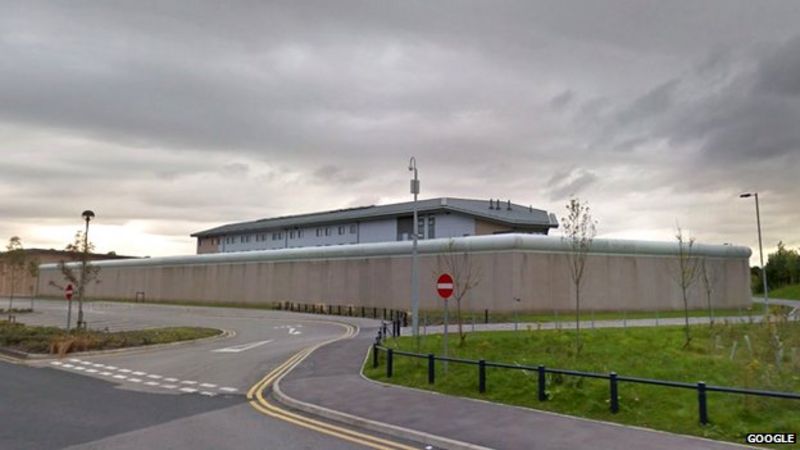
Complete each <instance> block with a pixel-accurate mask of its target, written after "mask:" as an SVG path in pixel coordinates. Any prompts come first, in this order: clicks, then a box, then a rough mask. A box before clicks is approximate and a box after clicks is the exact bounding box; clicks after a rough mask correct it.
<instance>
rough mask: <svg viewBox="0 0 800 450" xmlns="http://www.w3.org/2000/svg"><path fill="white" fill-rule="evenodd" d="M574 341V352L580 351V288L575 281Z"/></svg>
mask: <svg viewBox="0 0 800 450" xmlns="http://www.w3.org/2000/svg"><path fill="white" fill-rule="evenodd" d="M575 343H576V353H580V352H581V288H580V282H578V283H575Z"/></svg>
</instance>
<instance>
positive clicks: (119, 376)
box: [114, 375, 128, 380]
mask: <svg viewBox="0 0 800 450" xmlns="http://www.w3.org/2000/svg"><path fill="white" fill-rule="evenodd" d="M114 378H117V379H119V380H124V379H126V378H128V377H127V376H125V375H114Z"/></svg>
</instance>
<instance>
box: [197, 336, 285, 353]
mask: <svg viewBox="0 0 800 450" xmlns="http://www.w3.org/2000/svg"><path fill="white" fill-rule="evenodd" d="M272 341H273V339H269V340H266V341H258V342H250V343H248V344H241V345H234V346H232V347H225V348H218V349H216V350H211V351H212V352H216V353H239V352H243V351H245V350H250V349H253V348H256V347H259V346H262V345H264V344H269V343H270V342H272Z"/></svg>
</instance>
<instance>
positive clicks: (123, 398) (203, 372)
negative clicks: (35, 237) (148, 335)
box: [0, 301, 424, 449]
mask: <svg viewBox="0 0 800 450" xmlns="http://www.w3.org/2000/svg"><path fill="white" fill-rule="evenodd" d="M64 308H65V304H64V302H57V301H38V302H37V307H36V312H35V313H33V314H24V315H23V314H21V315H19V316H18V320H19V321H21V322H25V323H29V324H36V325H62V326H63V323H64V322H65V317H66V312H65V309H64ZM85 312H86V320H87V322H88V323H89V325H90V327H92V328H100V329H103V328H108V329H109V330H112V331H113V330H123V329H136V328H144V327H155V326H171V325H193V326H207V327H215V328H221V329H224V330H226V331H227V332H229V334H231V335H232V336H230V337H228V338H224V339H211V340H205V341H200V342H195V343H184V344H178V345H173V346H165V347H160V348H155V349H150V350H143V351H135V352H124V353H120V354H104V355H94V356H91V355H89V356H72V357H67V358H64V359H55V360H43V361H35V362H30V363H29V364H27V365H18V364H9V363H6V362H2V361H0V392H2V393H3V395H2V397H0V423H2V424H3V426H2V428H1V429H0V448H37V449H48V448H64V447H70V448H92V449H102V448H115V449H116V448H131V449H133V448H175V449H180V448H187V449H188V448H192V449H198V448H282V449H284V448H285V449H309V448H326V449H353V448H359V449H360V448H370V447H371V448H376V446H375V445H374V441H373V440H369V439H367V437H368V436H371V435H372V434H369V435H368V434H367V433H364V437H362V435H361V434H360V433H361V430H356V431H355V432H354V433H351V434H347V436H350V438H349V439H347V440H345V439H341V438H339V437H336V434H334V433H331V432H327V433H320V432H317V431H313V429H309V427H308V426H300V425H298V424H297V422H296V421H295V422H292V421H288V420H285V419H281V418H280V417H278V416H275V415H266V414H264V413H262V412H260V411H259V410H258V409H256V408H255V407H254V406H253V405H251V403H250V402H249V401H248V398H247V396H246V394H247V391H248V390H249V389H250V388H251V387H252V386H253V385H254V384H256V383H257V382H258V381H259V380H261V379H262V378H264V376H265V374H267V373H268V372H270V371H272V370H274V369H276V368H279V367H280V366H281V364H282V363H284V362H285V361H286V360H288V359H289V358H290V357H292V355H294V354H296V353H297V352H299V351H300V350H302V349H305V348H308V347H310V346H313V345H317V344H320V343H323V342H326V341H330V340H333V339H336V338H339V337H341V336H343V335H344V334H345V333H346V332H348V330H350V332H352V330H354V328H353V327H352V326H350V327H348V326H347V324H349V325H360V326H375V322H374V321H371V320H367V319H353V318H347V319H346V320H344V319H342V318H336V317H332V318H331V319H333V320H339V321H341V322H346V324H345V323H333V322H331V321H327V320H320V317H319V316H309V315H303V314H296V313H285V312H276V311H264V310H248V309H233V308H198V307H180V306H167V305H150V304H147V305H145V304H125V303H111V302H98V303H92V304H88V305H86V309H85ZM74 313H75V311H73V314H74ZM73 317H74V315H73ZM326 319H327V318H326ZM301 422H302V421H301ZM301 424H302V423H301ZM373 434H374V433H373ZM354 436H355V437H354ZM391 442H396V443H397V444H398V447H390V448H424V445H422V444H415V443H410V442H399V441H397V439H392V440H391ZM370 443H371V444H370Z"/></svg>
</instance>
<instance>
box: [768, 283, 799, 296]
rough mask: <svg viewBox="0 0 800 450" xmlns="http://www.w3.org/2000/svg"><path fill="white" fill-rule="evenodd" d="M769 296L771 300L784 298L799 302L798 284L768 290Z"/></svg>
mask: <svg viewBox="0 0 800 450" xmlns="http://www.w3.org/2000/svg"><path fill="white" fill-rule="evenodd" d="M769 296H770V297H772V298H784V299H787V300H800V284H792V285H789V286H783V287H780V288H778V289H775V290H774V291H773V290H770V291H769Z"/></svg>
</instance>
